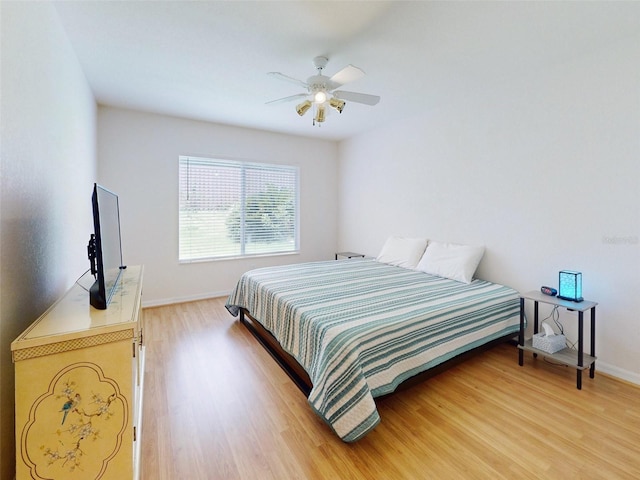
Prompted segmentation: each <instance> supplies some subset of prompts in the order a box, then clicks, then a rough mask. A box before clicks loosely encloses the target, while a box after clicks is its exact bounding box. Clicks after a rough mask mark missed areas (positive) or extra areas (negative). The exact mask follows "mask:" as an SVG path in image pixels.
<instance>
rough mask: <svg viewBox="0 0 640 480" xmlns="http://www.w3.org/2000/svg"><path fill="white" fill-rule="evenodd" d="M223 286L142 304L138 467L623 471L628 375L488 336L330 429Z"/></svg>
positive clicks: (185, 471)
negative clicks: (579, 380) (569, 363)
mask: <svg viewBox="0 0 640 480" xmlns="http://www.w3.org/2000/svg"><path fill="white" fill-rule="evenodd" d="M225 300H226V299H225V298H217V299H211V300H202V301H198V302H192V303H185V304H179V305H169V306H163V307H157V308H148V309H145V312H144V313H145V343H146V365H145V393H144V406H143V425H142V478H143V480H165V479H166V480H178V479H180V480H182V479H189V480H211V479H238V480H240V479H260V480H266V479H277V480H283V479H305V480H306V479H312V480H313V479H354V480H359V479H387V478H389V479H390V478H393V479H421V478H438V479H449V478H452V479H453V478H455V479H458V478H465V479H489V478H490V479H513V478H518V479H546V480H548V479H550V480H553V479H562V480H565V479H603V478H604V479H637V478H640V388H639V387H637V386H634V385H631V384H628V383H625V382H622V381H619V380H616V379H613V378H611V377H608V376H605V375H602V374H600V373H598V372H597V371H596V378H595V379H590V378H589V376H588V373H585V375H584V377H583V388H582V390H577V389H576V388H575V370H573V369H571V368H567V367H563V366H556V365H553V364H551V363H549V362H546V361H545V360H544V359H543V358H541V357H538V358H537V359H534V358H533V357H532V355H531V354H525V365H524V366H523V367H520V366H519V365H518V353H517V349H516V348H515V347H514V346H512V345H506V344H505V345H500V346H498V347H495V348H493V349H492V350H490V351H488V352H485V353H483V354H480V355H478V356H476V357H474V358H472V359H471V360H469V361H467V362H464V363H463V364H461V365H459V366H456V367H454V368H452V369H450V370H448V371H446V372H444V373H442V374H440V375H438V376H436V377H434V378H432V379H430V380H428V381H426V382H424V383H421V384H419V385H416V386H415V387H411V388H409V389H407V390H404V391H401V392H397V393H395V394H392V395H390V396H388V397H385V398H381V399H378V400H377V405H378V411H379V413H380V416H381V418H382V421H381V423H380V424H379V425H378V426H377V427H376V428H375V429H374V430H373V431H372V432H371V433H370V434H369V435H367V436H366V437H365V438H363V439H361V440H360V441H358V442H356V443H354V444H346V443H344V442H342V441H341V440H340V439H339V438H338V437H337V436H336V435H335V434H334V433H333V432H332V431H331V429H330V427H329V426H327V425H326V424H325V423H324V422H323V420H322V419H320V418H319V417H318V416H317V415H316V414H315V413H313V411H312V410H311V408H310V407H309V405H308V403H307V401H306V398H305V397H304V396H303V395H302V393H300V391H299V390H298V389H297V387H296V386H295V385H294V384H293V382H292V381H291V380H290V379H289V377H287V375H286V374H285V373H284V372H283V371H282V370H281V369H280V367H279V366H278V365H277V364H276V363H275V362H274V360H273V359H272V358H271V357H270V356H269V354H268V353H267V352H266V351H265V350H264V349H263V348H262V346H261V345H260V344H259V343H258V342H257V341H256V340H255V338H253V336H252V335H251V334H250V333H249V332H248V331H247V329H246V328H245V327H244V326H242V325H241V324H240V323H239V322H238V321H237V319H236V318H234V317H232V316H231V315H230V314H229V313H228V312H227V310H226V309H225V308H224V302H225Z"/></svg>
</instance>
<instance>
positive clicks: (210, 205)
mask: <svg viewBox="0 0 640 480" xmlns="http://www.w3.org/2000/svg"><path fill="white" fill-rule="evenodd" d="M179 190H180V191H179V198H180V200H179V202H180V206H179V237H180V238H179V244H180V245H179V249H180V251H179V260H180V261H181V262H193V261H200V260H210V259H218V258H229V257H242V256H249V255H264V254H277V253H290V252H297V251H298V237H299V236H298V168H297V167H291V166H285V165H268V164H262V163H249V162H240V161H232V160H219V159H212V158H199V157H185V156H181V157H180V159H179Z"/></svg>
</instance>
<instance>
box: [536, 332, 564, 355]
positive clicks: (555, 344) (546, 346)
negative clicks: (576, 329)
mask: <svg viewBox="0 0 640 480" xmlns="http://www.w3.org/2000/svg"><path fill="white" fill-rule="evenodd" d="M532 343H533V348H537V349H538V350H542V351H543V352H547V353H556V352H559V351H560V350H562V349H563V348H564V347H565V346H566V344H567V339H566V338H565V336H564V335H545V334H544V333H534V334H533V342H532Z"/></svg>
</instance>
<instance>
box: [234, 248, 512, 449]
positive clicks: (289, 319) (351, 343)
mask: <svg viewBox="0 0 640 480" xmlns="http://www.w3.org/2000/svg"><path fill="white" fill-rule="evenodd" d="M226 308H227V309H228V310H229V312H230V313H231V314H232V315H234V316H238V315H240V316H241V319H242V320H243V321H246V317H249V319H250V322H251V323H252V324H254V328H253V330H256V329H257V331H258V333H260V336H261V337H262V338H263V341H265V340H266V342H267V343H271V344H272V346H275V347H276V349H279V350H280V351H281V352H282V351H284V354H283V355H279V356H280V358H279V361H280V362H284V363H285V364H288V365H289V367H290V368H291V365H293V367H292V368H293V371H294V376H295V375H297V376H298V377H299V381H300V382H301V383H302V384H306V385H307V386H308V389H307V393H308V402H309V404H310V406H311V408H312V409H313V410H314V411H315V412H316V413H317V414H318V415H319V416H320V417H321V418H322V419H324V420H325V421H326V422H327V424H328V425H329V426H330V427H331V428H332V429H333V430H334V431H335V433H336V434H337V435H338V436H339V437H340V438H341V439H342V440H343V441H345V442H354V441H357V440H359V439H360V438H362V437H363V436H365V435H366V434H367V433H369V432H370V431H371V430H372V429H373V428H374V427H375V426H376V425H377V424H378V423H379V422H380V416H379V414H378V411H377V409H376V405H375V401H374V398H376V397H380V396H383V395H386V394H389V393H391V392H393V391H394V390H396V388H398V386H399V385H400V384H401V383H403V382H405V381H406V380H408V379H410V378H412V377H414V376H415V375H417V374H420V373H421V372H428V371H430V370H432V369H434V368H437V367H438V366H439V365H442V364H445V363H446V362H449V361H451V359H454V358H456V357H459V356H460V355H465V354H468V353H469V352H470V351H473V350H474V349H476V348H478V347H480V346H482V345H486V344H490V343H492V342H496V341H505V340H506V339H509V338H512V337H514V336H515V335H516V334H517V332H518V329H519V295H518V292H517V291H515V290H513V289H511V288H509V287H506V286H503V285H499V284H495V283H491V282H488V281H484V280H479V279H473V280H470V281H469V282H468V283H467V282H461V281H457V280H451V279H449V278H445V277H441V276H438V275H433V274H429V273H425V272H424V271H417V270H416V269H414V268H406V267H401V266H398V265H391V264H388V263H383V262H381V261H378V260H374V259H350V260H340V261H325V262H312V263H302V264H295V265H287V266H277V267H267V268H260V269H256V270H252V271H250V272H247V273H245V274H244V275H242V277H241V278H240V280H239V281H238V283H237V285H236V288H235V289H234V290H233V292H232V293H231V294H230V296H229V298H228V300H227V303H226ZM254 333H255V332H254ZM296 372H297V373H296ZM303 387H304V385H303ZM303 390H304V388H303Z"/></svg>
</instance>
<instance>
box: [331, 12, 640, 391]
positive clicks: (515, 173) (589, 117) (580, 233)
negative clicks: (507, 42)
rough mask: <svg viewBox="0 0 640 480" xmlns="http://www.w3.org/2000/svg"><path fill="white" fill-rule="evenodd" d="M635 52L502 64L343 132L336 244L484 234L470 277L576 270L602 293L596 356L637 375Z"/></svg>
mask: <svg viewBox="0 0 640 480" xmlns="http://www.w3.org/2000/svg"><path fill="white" fill-rule="evenodd" d="M495 28H500V25H499V24H496V26H495ZM638 58H640V35H636V36H634V37H632V38H621V39H619V40H618V41H616V42H615V43H610V44H605V45H601V46H600V48H598V49H597V50H593V51H580V52H575V56H574V57H573V58H570V59H568V60H567V61H566V62H564V63H563V64H558V63H553V64H549V65H548V66H547V67H546V68H543V69H531V70H530V71H527V72H524V73H523V74H522V75H519V76H517V75H516V76H514V74H513V72H511V70H510V69H509V65H502V66H501V67H500V68H498V69H497V70H496V71H495V73H494V75H493V76H490V75H488V74H487V72H482V73H483V75H484V76H485V77H489V78H488V79H485V80H487V81H484V82H478V83H475V84H474V83H473V81H469V82H467V83H466V84H462V83H461V84H460V85H466V86H464V87H463V88H459V89H457V90H455V91H451V92H447V95H444V96H442V97H441V98H439V106H438V107H437V108H433V109H431V110H429V111H426V112H424V114H422V115H421V116H418V117H415V118H410V119H406V120H405V121H402V122H398V123H395V124H394V125H391V126H389V127H388V128H384V129H380V130H378V131H374V132H371V133H368V134H363V135H360V136H358V137H356V138H353V139H351V140H348V141H345V142H343V143H341V145H340V168H339V178H340V191H339V195H340V201H339V205H340V217H339V242H338V245H339V248H340V249H346V250H355V251H361V252H363V253H366V254H369V255H376V254H377V253H378V252H379V250H380V248H381V246H382V244H383V242H384V240H385V239H386V237H387V236H388V235H391V234H401V235H415V236H426V237H429V238H432V239H439V240H446V241H453V242H460V243H469V244H483V245H485V246H486V248H487V251H486V255H485V258H484V259H483V262H482V263H481V265H480V268H479V272H478V275H479V276H480V277H482V278H485V279H488V280H492V281H496V282H500V283H504V284H507V285H510V286H512V287H514V288H516V289H518V290H520V291H528V290H534V289H538V288H539V287H540V286H541V285H551V286H556V287H557V283H558V271H559V270H562V269H576V270H579V271H582V272H583V288H584V296H585V298H587V299H590V300H594V301H597V302H599V303H600V305H599V306H598V317H597V318H598V320H597V335H596V340H597V345H596V346H597V355H598V357H599V361H598V368H600V369H602V370H605V371H608V372H610V373H612V374H615V375H617V376H621V377H623V378H626V379H628V380H631V381H634V382H636V383H640V362H638V345H640V322H639V321H638V312H640V297H639V296H638V292H640V160H639V159H640V62H638ZM505 77H508V79H509V81H508V82H507V81H505ZM431 95H435V94H434V93H433V92H432V94H431ZM530 318H531V317H530ZM574 318H575V316H573V315H572V314H566V313H565V314H563V322H564V324H565V326H566V327H567V328H568V330H570V334H569V337H570V339H572V340H575V339H576V338H577V334H576V333H575V332H576V329H575V326H576V323H577V322H576V321H575V320H574ZM587 338H588V337H587ZM514 361H515V358H514Z"/></svg>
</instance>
